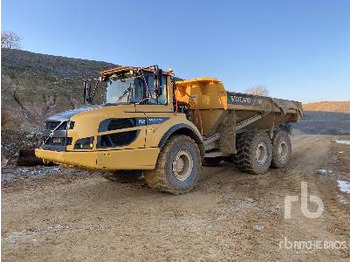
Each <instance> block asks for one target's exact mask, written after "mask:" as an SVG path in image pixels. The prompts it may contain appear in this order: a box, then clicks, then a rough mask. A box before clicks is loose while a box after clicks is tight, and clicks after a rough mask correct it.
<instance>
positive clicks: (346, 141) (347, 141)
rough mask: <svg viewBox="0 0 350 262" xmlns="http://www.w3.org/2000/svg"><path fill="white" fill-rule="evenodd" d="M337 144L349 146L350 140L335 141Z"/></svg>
mask: <svg viewBox="0 0 350 262" xmlns="http://www.w3.org/2000/svg"><path fill="white" fill-rule="evenodd" d="M335 142H336V143H337V144H344V145H350V140H338V139H337V140H335Z"/></svg>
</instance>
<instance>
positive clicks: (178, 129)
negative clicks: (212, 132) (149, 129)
mask: <svg viewBox="0 0 350 262" xmlns="http://www.w3.org/2000/svg"><path fill="white" fill-rule="evenodd" d="M173 134H184V135H188V136H190V137H191V138H193V139H194V140H195V141H196V143H197V144H198V146H199V149H200V151H201V155H202V156H203V155H204V154H202V153H204V146H203V140H202V136H201V135H200V133H199V132H198V131H197V130H195V129H194V128H193V127H191V126H189V125H186V124H177V125H175V126H172V127H171V128H170V129H169V130H168V131H167V132H166V133H165V134H164V135H163V137H162V139H161V140H160V141H159V144H158V147H159V148H163V147H164V145H165V143H166V141H168V139H169V137H170V136H172V135H173Z"/></svg>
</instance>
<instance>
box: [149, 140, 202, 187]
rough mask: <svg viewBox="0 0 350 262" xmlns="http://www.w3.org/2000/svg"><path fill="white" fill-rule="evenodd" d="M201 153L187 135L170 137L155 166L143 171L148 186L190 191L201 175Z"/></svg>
mask: <svg viewBox="0 0 350 262" xmlns="http://www.w3.org/2000/svg"><path fill="white" fill-rule="evenodd" d="M201 164H202V163H201V155H200V151H199V148H198V146H197V144H196V143H195V142H194V140H193V139H192V138H190V137H188V136H184V135H179V136H174V137H171V138H170V139H169V140H168V141H167V143H166V144H165V146H164V147H163V148H162V151H161V152H160V154H159V156H158V161H157V164H156V168H155V169H154V170H151V171H146V172H145V180H146V182H147V184H148V186H149V187H151V188H153V189H156V190H159V191H163V192H168V193H172V194H183V193H186V192H188V191H190V190H191V189H192V188H193V187H194V185H195V184H196V183H197V181H198V180H199V177H200V175H201Z"/></svg>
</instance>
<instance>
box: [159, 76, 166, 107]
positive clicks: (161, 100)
mask: <svg viewBox="0 0 350 262" xmlns="http://www.w3.org/2000/svg"><path fill="white" fill-rule="evenodd" d="M166 80H167V77H166V76H162V86H161V87H160V89H161V95H160V96H159V97H158V103H159V104H161V105H166V104H167V93H166V91H167V89H166V86H167V82H166Z"/></svg>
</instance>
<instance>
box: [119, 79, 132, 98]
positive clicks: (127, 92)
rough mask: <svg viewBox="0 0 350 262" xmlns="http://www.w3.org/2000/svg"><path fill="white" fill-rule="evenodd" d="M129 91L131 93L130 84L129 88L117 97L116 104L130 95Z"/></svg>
mask: <svg viewBox="0 0 350 262" xmlns="http://www.w3.org/2000/svg"><path fill="white" fill-rule="evenodd" d="M130 91H131V83H130V85H129V87H128V88H127V89H126V90H125V91H124V93H123V94H122V95H121V96H120V97H118V99H117V102H119V101H120V100H122V99H123V97H124V96H125V95H126V94H130Z"/></svg>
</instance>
